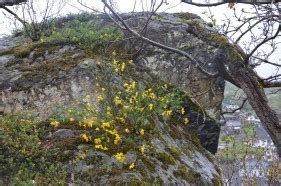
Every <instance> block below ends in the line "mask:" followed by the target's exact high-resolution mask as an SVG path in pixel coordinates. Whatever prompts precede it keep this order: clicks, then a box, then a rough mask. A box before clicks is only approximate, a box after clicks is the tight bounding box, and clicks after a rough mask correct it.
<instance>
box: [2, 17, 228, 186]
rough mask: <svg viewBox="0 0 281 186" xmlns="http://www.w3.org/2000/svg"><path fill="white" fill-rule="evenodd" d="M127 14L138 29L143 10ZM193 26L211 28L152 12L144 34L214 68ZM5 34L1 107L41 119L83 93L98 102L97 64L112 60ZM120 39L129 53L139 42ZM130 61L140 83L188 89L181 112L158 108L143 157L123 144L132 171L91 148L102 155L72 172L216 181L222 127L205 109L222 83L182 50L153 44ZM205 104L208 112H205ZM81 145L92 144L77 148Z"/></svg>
mask: <svg viewBox="0 0 281 186" xmlns="http://www.w3.org/2000/svg"><path fill="white" fill-rule="evenodd" d="M183 15H184V16H187V17H183ZM124 18H125V19H126V20H127V22H128V23H130V25H131V26H133V27H134V29H138V28H140V27H141V24H142V23H143V21H144V19H143V17H142V16H141V14H140V15H138V16H136V17H130V16H128V15H124ZM187 18H188V19H187ZM190 20H193V21H194V22H195V23H194V22H192V23H191V22H189V21H190ZM91 21H93V20H91ZM95 21H96V20H94V22H95ZM107 24H112V22H110V21H109V19H108V18H106V17H105V16H101V17H100V18H99V20H98V21H97V23H96V25H107ZM190 24H200V25H199V26H198V28H204V29H206V30H207V31H208V32H210V33H213V31H212V29H211V28H210V27H208V26H206V24H204V23H203V22H202V20H201V19H200V18H199V17H197V16H195V15H191V14H174V15H172V14H163V15H162V14H161V15H157V16H154V17H153V19H152V21H151V22H150V23H149V26H148V28H147V32H146V34H147V36H148V37H149V38H151V39H153V40H156V41H159V42H162V43H163V44H169V45H171V46H173V47H177V48H180V49H183V50H185V51H187V52H188V53H190V54H192V55H193V56H194V57H195V58H197V59H198V60H199V61H200V62H202V66H206V68H205V69H206V71H208V72H210V73H212V72H213V71H215V69H214V67H213V66H212V64H209V63H208V61H209V60H210V59H211V57H212V54H213V52H214V51H215V50H216V48H215V47H213V46H210V45H208V44H206V43H205V42H204V41H202V40H201V39H199V38H196V37H194V35H193V34H191V33H190V32H189V30H190V27H191V26H190ZM201 24H202V25H201ZM159 30H160V31H161V32H160V33H161V34H159ZM124 37H126V36H124ZM9 40H11V38H4V39H2V42H1V43H6V46H5V47H4V46H2V49H1V50H0V74H1V75H0V91H1V94H0V95H1V98H2V100H1V101H0V113H2V114H8V113H13V112H16V111H21V110H32V111H33V112H34V113H36V114H37V113H38V115H40V118H41V119H47V118H48V117H49V116H50V115H51V114H52V113H53V110H52V108H54V106H56V105H58V104H60V105H72V104H75V103H77V102H78V101H82V102H83V100H84V99H85V97H86V96H87V95H90V96H91V97H92V98H94V99H93V100H92V101H93V104H94V105H95V104H97V100H98V95H99V94H100V93H101V92H102V90H101V89H100V87H99V84H101V83H105V82H104V81H102V82H101V81H100V80H99V79H100V77H102V76H104V75H105V74H103V73H104V71H106V68H104V66H103V65H101V64H103V63H105V64H107V63H110V62H109V61H110V60H109V59H108V58H103V57H102V56H101V55H100V54H99V55H97V54H95V55H93V54H89V53H88V52H87V51H85V50H83V49H81V48H79V47H77V46H73V45H65V44H54V45H52V44H45V43H41V44H33V43H28V42H27V41H26V40H23V42H22V44H21V46H19V47H14V48H13V45H14V43H13V42H11V43H9V42H8V41H9ZM120 44H121V46H122V47H123V49H124V48H126V50H128V49H130V48H131V49H132V50H133V51H135V50H138V49H139V48H140V46H141V45H140V43H139V42H136V40H135V39H130V40H129V41H128V40H127V41H122V42H121V43H120ZM0 48H1V46H0ZM116 50H117V51H118V49H116ZM11 51H12V52H11ZM101 59H102V60H101ZM133 62H134V63H133V64H131V65H129V67H128V70H127V71H128V74H126V77H127V78H130V79H133V80H134V81H136V82H138V83H139V84H141V85H140V86H141V87H147V85H150V84H155V85H157V84H161V83H160V82H163V83H165V82H166V83H168V84H169V86H171V87H178V88H180V89H181V91H185V92H186V93H188V95H189V96H187V95H184V93H183V92H182V93H181V95H182V97H183V102H182V108H183V109H184V112H182V113H181V114H182V115H183V116H181V114H180V111H179V112H178V113H174V114H173V115H172V117H171V118H170V119H168V120H166V119H163V116H161V114H156V115H155V117H153V120H152V121H149V122H150V123H151V125H152V127H153V128H154V129H155V130H156V131H157V132H155V133H153V135H150V136H149V139H148V140H147V141H149V143H150V145H149V146H150V147H151V149H153V151H151V152H152V153H151V154H146V155H144V156H141V157H142V158H141V159H139V154H138V153H136V152H135V150H128V151H127V152H126V154H125V156H126V161H127V162H125V163H126V164H128V165H129V164H130V163H132V162H136V165H137V167H138V168H137V169H134V170H132V171H128V170H126V171H124V170H123V169H124V165H122V164H120V163H119V162H118V161H116V160H115V159H114V156H113V154H110V153H103V152H100V151H96V150H94V149H93V150H89V151H87V153H86V155H85V156H86V157H88V158H89V159H91V158H92V159H95V160H99V161H97V162H95V161H94V163H93V161H92V162H91V163H90V162H89V161H87V159H86V160H83V161H80V162H79V164H78V165H75V167H74V172H76V173H79V172H85V174H86V173H87V172H95V171H96V172H97V174H94V173H93V175H91V176H90V177H92V178H91V180H90V181H91V182H95V183H100V184H107V183H112V184H114V183H131V182H132V180H134V182H136V183H140V182H143V183H173V184H183V185H188V184H196V185H198V184H202V185H213V184H220V179H219V176H220V175H219V171H218V169H217V168H216V166H215V165H214V162H213V160H212V158H211V154H209V152H211V153H215V152H216V150H217V144H218V137H219V131H220V127H219V124H218V123H216V121H215V120H214V119H212V118H211V117H210V116H209V115H208V114H210V115H212V116H216V114H217V111H218V109H219V108H220V104H221V101H222V98H223V89H224V82H223V81H222V80H221V78H220V77H217V76H216V77H213V78H210V77H209V76H207V75H206V74H204V73H202V72H201V71H199V70H198V69H197V68H196V67H195V66H193V65H192V64H191V63H190V61H189V60H187V59H185V58H183V57H181V56H177V55H175V54H171V53H169V52H166V51H163V50H159V49H157V48H154V47H150V46H145V48H144V50H143V52H141V53H139V54H136V55H135V56H134V58H133ZM113 72H114V71H113ZM123 78H124V77H123V76H121V75H120V74H119V73H113V75H112V76H111V78H110V79H109V82H111V83H113V86H115V84H118V83H119V82H122V79H123ZM114 83H115V84H114ZM111 85H112V84H111ZM204 109H206V110H208V114H207V113H205V111H204ZM166 114H167V113H166ZM167 115H168V114H167ZM182 117H186V118H188V126H183V125H182V124H183V123H184V122H185V121H183V120H182ZM172 123H173V124H175V125H171V124H172ZM186 123H187V120H186ZM76 132H77V131H76ZM76 132H75V131H71V130H69V129H64V128H63V127H62V128H61V129H59V130H58V131H56V132H55V133H54V134H51V136H53V137H54V138H57V139H62V140H64V139H65V138H68V137H69V136H71V137H73V135H74V136H75V133H76ZM78 134H81V133H79V132H78ZM197 137H198V138H199V141H198V140H196V139H198V138H197ZM200 144H201V145H202V146H203V147H204V148H205V149H207V150H208V151H209V152H207V151H206V150H205V149H203V148H201V145H200ZM84 148H89V146H88V145H85V146H84V147H83V146H82V147H81V148H80V149H84ZM78 151H79V149H78ZM78 153H79V152H78ZM100 165H106V166H108V167H110V169H109V168H107V170H106V171H104V170H102V171H100V172H99V171H97V170H99V169H100V168H104V166H100ZM116 169H117V170H118V171H116ZM113 170H115V171H113ZM144 170H145V171H144ZM120 171H121V172H120Z"/></svg>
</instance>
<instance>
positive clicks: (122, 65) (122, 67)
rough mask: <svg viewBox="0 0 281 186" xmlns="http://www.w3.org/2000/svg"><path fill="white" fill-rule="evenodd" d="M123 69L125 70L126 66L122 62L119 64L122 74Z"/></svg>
mask: <svg viewBox="0 0 281 186" xmlns="http://www.w3.org/2000/svg"><path fill="white" fill-rule="evenodd" d="M125 69H126V64H125V63H124V62H123V63H122V64H121V72H124V71H125Z"/></svg>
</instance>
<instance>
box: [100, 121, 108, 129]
mask: <svg viewBox="0 0 281 186" xmlns="http://www.w3.org/2000/svg"><path fill="white" fill-rule="evenodd" d="M101 127H102V128H106V127H107V128H109V127H110V122H102V124H101Z"/></svg>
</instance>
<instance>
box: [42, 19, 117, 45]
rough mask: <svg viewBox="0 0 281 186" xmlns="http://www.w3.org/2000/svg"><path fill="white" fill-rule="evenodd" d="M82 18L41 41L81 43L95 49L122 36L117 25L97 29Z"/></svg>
mask: <svg viewBox="0 0 281 186" xmlns="http://www.w3.org/2000/svg"><path fill="white" fill-rule="evenodd" d="M78 18H79V17H78ZM80 19H82V18H79V19H74V20H72V21H69V22H67V23H66V24H65V26H64V27H63V28H61V29H57V30H56V31H54V32H53V33H52V34H51V35H50V36H49V37H43V38H42V39H41V41H42V42H50V43H63V44H73V45H79V46H81V47H82V48H85V49H91V50H94V49H97V48H98V47H102V46H105V45H106V44H108V43H110V42H114V41H116V40H118V39H120V38H121V33H120V32H119V31H118V30H117V28H116V27H103V28H100V29H97V28H96V27H95V26H94V25H93V24H91V23H90V22H82V21H80ZM82 20H83V19H82Z"/></svg>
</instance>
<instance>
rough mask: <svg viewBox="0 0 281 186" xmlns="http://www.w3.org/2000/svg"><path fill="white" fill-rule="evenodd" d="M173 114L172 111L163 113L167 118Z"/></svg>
mask: <svg viewBox="0 0 281 186" xmlns="http://www.w3.org/2000/svg"><path fill="white" fill-rule="evenodd" d="M172 114H173V111H172V110H166V111H164V112H163V113H162V115H163V116H167V117H170V116H171V115H172Z"/></svg>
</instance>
